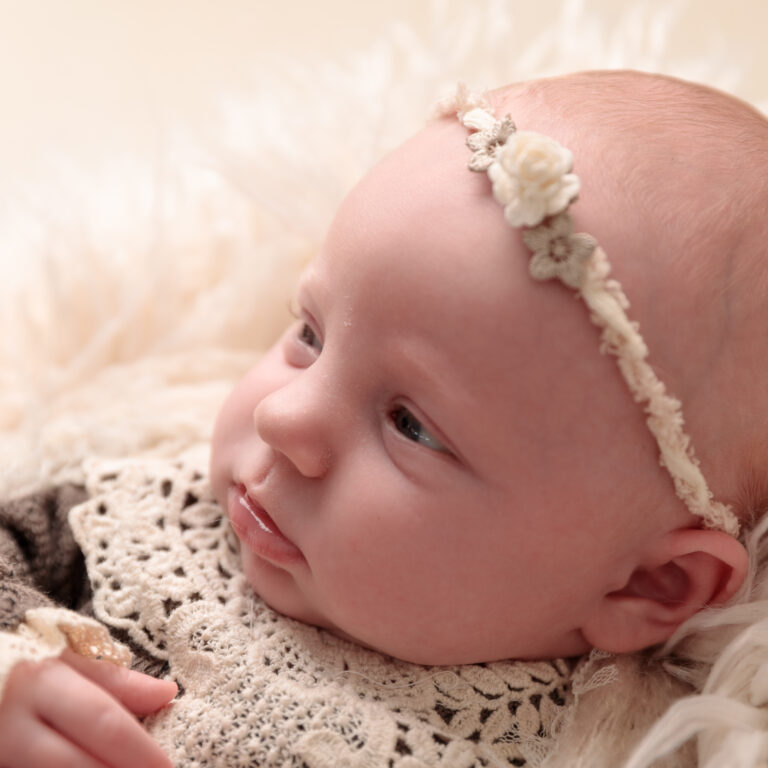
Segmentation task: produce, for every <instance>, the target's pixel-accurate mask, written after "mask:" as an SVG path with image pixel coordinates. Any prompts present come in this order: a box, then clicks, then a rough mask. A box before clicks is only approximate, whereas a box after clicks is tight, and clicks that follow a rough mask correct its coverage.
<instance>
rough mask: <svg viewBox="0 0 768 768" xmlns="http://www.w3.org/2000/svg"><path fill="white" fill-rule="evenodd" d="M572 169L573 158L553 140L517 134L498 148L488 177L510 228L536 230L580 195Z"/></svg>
mask: <svg viewBox="0 0 768 768" xmlns="http://www.w3.org/2000/svg"><path fill="white" fill-rule="evenodd" d="M571 168H573V155H571V153H570V151H569V150H567V149H566V148H565V147H564V146H562V145H561V144H559V143H558V142H556V141H555V140H554V139H551V138H550V137H549V136H544V135H543V134H541V133H536V132H535V131H518V132H516V133H513V134H512V135H510V136H509V137H508V138H507V140H506V141H505V143H504V144H502V145H501V146H500V147H499V148H498V149H497V151H496V154H495V159H494V162H493V163H492V164H491V165H490V167H489V168H488V177H489V178H490V180H491V183H492V184H493V195H494V197H495V198H496V199H497V200H498V201H499V202H500V203H501V204H502V205H503V206H504V217H505V218H506V220H507V221H508V222H509V223H510V225H511V226H513V227H522V226H526V227H535V226H536V225H537V224H539V223H540V222H541V221H543V220H544V219H545V218H546V217H547V216H553V215H555V214H557V213H560V212H561V211H564V210H565V209H566V208H567V207H568V205H569V204H570V203H571V201H572V200H573V199H574V198H575V197H576V195H578V194H579V187H580V182H579V177H578V176H576V174H575V173H571V172H570V171H571Z"/></svg>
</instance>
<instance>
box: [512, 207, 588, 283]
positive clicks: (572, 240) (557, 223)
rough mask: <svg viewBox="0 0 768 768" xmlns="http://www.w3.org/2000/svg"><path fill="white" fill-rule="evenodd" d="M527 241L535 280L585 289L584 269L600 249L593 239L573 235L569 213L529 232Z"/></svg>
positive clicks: (526, 231)
mask: <svg viewBox="0 0 768 768" xmlns="http://www.w3.org/2000/svg"><path fill="white" fill-rule="evenodd" d="M523 240H524V241H525V244H526V245H527V246H528V247H529V248H530V249H531V250H532V251H533V256H531V262H530V270H531V276H532V277H533V278H535V279H536V280H550V279H552V278H553V277H558V278H560V280H562V281H563V282H564V283H565V284H566V285H570V286H571V287H572V288H579V287H580V286H581V284H582V282H583V279H584V265H585V264H586V262H587V260H588V259H589V257H590V256H591V255H592V252H593V251H594V250H595V248H596V247H597V241H596V240H595V239H594V238H593V237H591V236H590V235H585V234H578V235H574V234H573V221H572V219H571V217H570V215H569V214H567V213H561V214H560V215H558V216H554V217H553V218H551V219H549V220H548V221H547V222H546V223H544V224H541V225H539V226H538V227H535V228H534V229H528V230H525V231H524V232H523Z"/></svg>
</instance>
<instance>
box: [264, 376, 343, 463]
mask: <svg viewBox="0 0 768 768" xmlns="http://www.w3.org/2000/svg"><path fill="white" fill-rule="evenodd" d="M295 384H296V380H294V382H292V383H291V384H288V385H286V386H283V387H281V388H279V389H277V390H275V391H273V392H271V393H270V394H269V395H267V396H266V397H265V398H263V399H262V400H261V402H260V403H259V404H258V405H257V406H256V408H255V409H254V411H253V421H254V424H255V425H256V430H257V432H258V433H259V436H260V437H261V439H262V440H264V442H265V443H267V444H268V445H270V446H271V447H272V448H273V450H275V451H277V452H279V453H281V454H283V455H284V456H285V457H286V458H287V459H288V460H289V461H290V462H291V463H292V464H293V465H294V466H295V467H296V469H297V470H298V471H299V472H300V473H301V474H302V475H304V477H311V478H319V477H322V476H323V475H324V474H325V473H326V471H327V469H328V466H329V464H330V461H331V451H330V440H329V435H328V429H329V423H330V418H331V415H332V414H331V406H330V405H329V403H328V402H326V400H325V399H324V398H323V397H322V394H321V393H320V392H317V391H313V390H311V389H310V387H307V386H304V387H302V386H295Z"/></svg>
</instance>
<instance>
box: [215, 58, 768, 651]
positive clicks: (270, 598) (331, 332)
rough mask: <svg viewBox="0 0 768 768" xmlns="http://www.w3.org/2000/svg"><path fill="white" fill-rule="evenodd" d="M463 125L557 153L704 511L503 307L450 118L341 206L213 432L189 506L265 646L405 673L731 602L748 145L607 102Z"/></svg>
mask: <svg viewBox="0 0 768 768" xmlns="http://www.w3.org/2000/svg"><path fill="white" fill-rule="evenodd" d="M490 101H491V104H492V106H493V109H494V111H495V113H496V116H497V117H503V115H505V114H506V113H510V114H511V115H512V117H513V119H514V121H515V123H516V124H517V127H518V129H519V131H536V132H540V133H541V134H545V135H546V136H549V137H552V138H554V139H555V140H557V141H558V142H560V144H562V145H564V146H565V147H568V148H569V149H570V150H571V151H572V153H573V157H574V169H573V170H574V172H575V173H576V174H578V176H579V177H580V180H581V191H580V193H579V200H578V201H577V202H576V203H575V204H573V205H572V206H571V207H570V208H567V203H568V201H567V200H566V204H565V207H566V209H567V212H569V213H570V214H571V216H572V219H573V223H574V231H575V232H587V233H589V234H590V235H591V236H592V237H593V238H594V239H595V240H596V241H597V242H598V243H599V245H600V246H601V248H602V250H604V252H605V253H606V254H607V256H608V258H609V259H610V263H611V267H612V272H611V275H612V277H615V278H617V279H618V280H619V281H620V283H621V285H622V286H623V288H624V290H625V292H626V294H627V296H628V297H629V299H630V300H631V302H632V306H631V308H629V309H628V310H627V314H628V315H629V317H630V318H631V320H633V321H639V325H640V329H641V332H642V335H643V338H644V339H645V341H646V342H647V345H648V349H649V351H650V354H649V357H648V362H649V363H650V364H651V366H652V368H653V370H654V371H655V372H656V374H657V375H658V378H659V379H660V380H661V381H662V382H664V384H665V385H666V387H667V390H668V391H669V392H670V393H671V394H673V395H674V396H675V397H678V398H680V399H681V400H682V403H683V410H684V413H685V417H686V423H685V430H686V432H687V434H688V435H689V436H690V438H691V444H692V445H693V446H695V448H696V456H697V457H698V459H699V460H700V467H701V473H703V478H706V481H707V483H708V485H709V489H711V491H712V493H713V494H714V498H715V499H716V500H717V503H714V502H712V503H710V502H709V501H708V500H707V498H706V488H705V493H704V496H703V497H702V495H701V493H699V497H698V500H697V499H696V498H693V497H694V496H695V495H696V494H695V493H692V492H691V493H689V494H688V497H686V499H687V500H686V501H684V500H683V498H682V497H685V496H686V492H685V491H686V488H687V489H689V490H690V488H696V487H697V483H698V482H699V480H701V479H703V478H702V477H698V478H697V476H696V471H697V470H696V469H695V465H694V464H693V463H692V462H691V461H690V455H691V452H690V451H688V452H687V454H686V450H685V447H686V446H685V437H684V435H683V432H682V430H681V428H680V425H679V424H675V414H674V412H673V413H671V414H668V415H667V417H663V416H662V418H661V420H660V423H661V428H660V429H661V430H662V431H663V430H664V429H666V430H667V433H671V435H672V437H671V438H664V437H663V436H662V438H661V441H662V443H664V440H665V439H667V440H668V439H671V440H672V441H673V442H674V440H675V439H676V438H679V440H678V451H677V454H676V455H677V458H675V456H673V455H672V454H674V451H672V453H670V455H669V456H667V462H666V463H667V465H670V464H675V462H676V461H677V460H678V459H679V461H678V463H677V464H675V466H672V467H670V469H669V470H668V468H666V467H664V466H661V465H660V462H659V450H660V449H659V444H658V443H657V439H656V437H654V434H652V432H651V430H649V428H648V424H647V423H646V420H647V414H646V413H645V412H644V408H643V405H642V404H638V403H637V402H635V399H634V398H633V394H632V393H631V392H630V388H628V385H627V382H626V381H625V379H624V378H623V377H622V374H621V372H620V371H619V367H618V366H617V358H616V357H615V356H614V355H613V354H600V351H599V350H600V344H601V342H600V329H599V328H598V327H596V326H595V325H594V324H593V323H591V322H590V319H589V316H590V309H589V308H588V307H587V306H585V303H586V299H584V298H582V299H579V298H578V293H577V292H576V291H575V290H573V289H572V288H569V287H567V286H566V285H564V284H562V283H561V282H559V281H557V280H551V281H545V282H540V281H536V280H534V279H532V277H531V274H530V272H529V261H530V257H531V248H530V247H529V246H530V245H531V242H530V236H529V242H528V244H526V242H525V241H524V239H523V231H524V230H522V229H521V228H519V227H518V228H515V227H510V225H509V224H508V223H507V221H505V215H504V211H503V210H502V207H501V206H500V205H499V202H497V200H496V199H494V195H493V194H492V192H491V183H490V182H489V179H488V176H487V175H486V174H485V173H472V172H470V171H469V170H468V169H467V162H468V160H469V159H470V156H471V152H470V150H469V149H467V146H466V140H467V137H468V135H469V134H468V130H467V128H466V127H464V126H463V125H462V124H461V122H460V121H459V120H457V119H456V117H455V115H454V116H453V117H444V118H441V119H439V120H436V121H434V122H432V123H430V124H429V125H428V126H427V127H425V128H424V129H423V130H422V131H421V132H420V133H419V134H417V135H416V136H415V137H414V138H412V139H411V140H410V141H408V142H407V143H406V144H404V145H403V146H402V147H401V148H399V149H398V150H396V151H395V152H393V153H392V154H391V155H389V156H388V157H387V158H385V159H384V160H383V161H382V162H381V163H380V164H379V165H378V166H376V167H375V168H374V169H373V170H372V171H371V172H370V173H369V174H368V175H367V176H366V177H365V178H364V179H363V180H362V181H361V183H360V184H359V185H358V186H357V187H356V188H355V189H354V190H353V191H352V193H351V194H350V195H349V197H348V198H347V199H346V201H345V202H344V203H343V204H342V206H341V208H340V210H339V212H338V214H337V217H336V219H335V221H334V223H333V225H332V226H331V229H330V232H329V234H328V238H327V240H326V242H325V244H324V247H323V249H322V251H321V253H320V254H319V255H318V256H317V257H316V258H315V260H314V261H313V262H312V263H311V264H310V266H309V267H308V269H307V270H306V272H305V274H304V276H303V278H302V280H301V283H300V287H299V290H298V293H297V297H296V306H297V313H298V319H297V321H296V323H295V324H294V325H293V326H292V327H291V328H290V329H289V330H288V331H287V332H286V334H285V335H284V336H283V338H282V339H281V340H280V341H279V342H278V343H277V344H276V345H275V347H273V348H272V349H271V350H270V351H269V352H268V353H267V354H266V355H265V356H264V357H263V358H262V359H261V360H260V361H259V363H258V364H257V365H256V366H255V367H254V368H253V369H252V370H251V371H250V372H249V373H248V374H247V375H246V377H245V378H244V379H243V380H242V381H241V382H240V383H239V384H238V385H237V386H236V388H235V389H234V390H233V392H232V394H231V395H230V396H229V398H228V400H227V401H226V403H225V404H224V406H223V408H222V411H221V413H220V415H219V418H218V420H217V424H216V429H215V433H214V438H213V447H212V462H211V478H212V484H213V488H214V491H215V493H216V495H217V497H218V498H219V500H220V501H221V503H222V505H223V506H224V507H225V509H227V511H228V514H229V516H230V519H231V521H232V524H233V527H234V529H235V531H236V532H237V533H238V535H239V537H240V538H241V540H242V543H243V547H242V553H243V563H244V569H245V572H246V574H247V577H248V579H249V581H250V583H251V584H252V586H253V588H254V589H255V591H256V592H258V593H259V594H260V595H261V596H262V597H263V598H264V600H265V601H266V602H267V603H268V604H269V605H271V606H272V607H274V608H275V609H276V610H278V611H280V612H282V613H285V614H287V615H288V616H292V617H294V618H297V619H300V620H302V621H306V622H309V623H312V624H317V625H319V626H323V627H327V628H328V629H330V630H331V631H333V632H335V633H337V634H340V635H342V636H346V637H350V638H353V639H355V640H356V641H358V642H360V643H362V644H365V645H368V646H371V647H373V648H376V649H378V650H381V651H383V652H386V653H389V654H391V655H393V656H396V657H399V658H402V659H406V660H410V661H416V662H421V663H428V664H446V663H464V662H478V661H491V660H496V659H502V658H510V657H517V658H537V657H548V656H561V655H574V654H578V653H582V652H584V651H586V650H587V649H589V648H590V647H593V646H596V647H600V648H603V649H606V650H610V651H619V652H621V651H631V650H637V649H640V648H643V647H646V646H649V645H653V644H655V643H658V642H661V641H663V640H664V639H666V638H667V637H668V636H669V635H670V634H671V632H672V631H673V630H674V629H675V628H676V627H677V626H678V625H679V624H680V623H681V622H683V621H684V620H685V619H686V618H688V617H689V616H690V615H692V614H693V613H695V612H696V611H697V610H699V609H700V608H702V607H703V606H705V605H709V604H717V603H721V602H723V601H725V600H727V599H728V598H730V597H731V596H732V595H733V594H734V592H735V591H736V590H737V589H738V587H739V585H740V584H741V582H742V580H743V577H744V574H745V570H746V554H745V551H744V548H743V547H742V545H741V544H740V543H739V542H738V541H737V539H736V538H734V537H733V536H731V535H730V534H729V533H726V532H724V530H722V528H725V527H728V526H729V525H731V526H732V525H733V524H734V523H735V520H734V519H733V518H731V517H729V514H728V513H725V512H724V511H723V507H722V505H730V507H731V509H732V510H733V513H734V514H735V515H736V516H738V517H740V518H741V519H742V520H744V519H746V518H747V517H748V516H749V515H754V514H756V513H759V512H760V511H761V505H762V504H763V503H764V502H765V501H767V500H768V473H767V472H766V459H767V458H768V457H766V441H765V438H764V432H765V430H764V427H762V426H761V425H764V424H765V423H767V421H766V420H768V397H767V396H765V395H764V393H763V391H764V389H765V388H764V386H763V384H762V382H761V378H760V377H761V374H762V371H764V370H765V363H766V357H767V350H768V338H766V331H765V327H766V326H765V323H764V322H761V321H760V314H761V313H762V312H763V304H764V302H763V300H762V299H761V297H762V296H763V295H764V290H765V287H766V286H765V280H764V278H763V276H762V271H761V269H760V267H761V258H760V257H761V255H762V253H763V252H764V250H765V245H764V244H765V242H766V241H767V240H768V226H766V223H765V219H764V211H765V209H766V203H768V184H767V183H766V181H765V177H766V174H765V169H766V168H768V124H767V123H766V121H765V120H764V119H763V118H762V117H760V116H759V115H758V114H757V113H755V112H754V111H753V110H751V109H750V108H749V107H747V106H746V105H744V104H742V103H740V102H738V101H736V100H735V99H732V98H731V97H728V96H725V95H724V94H719V93H716V92H713V91H711V90H708V89H705V88H702V87H699V86H693V85H690V84H686V83H681V82H679V81H674V80H670V79H666V78H661V77H653V76H648V75H640V74H636V73H591V74H582V75H574V76H570V77H564V78H558V79H552V80H546V81H538V82H533V83H526V84H521V85H517V86H511V87H509V88H506V89H504V90H502V91H499V92H496V93H494V94H491V96H490ZM464 108H466V109H467V110H468V109H469V108H468V107H467V105H466V104H465V105H464ZM460 111H461V105H460ZM469 122H470V123H471V122H472V120H471V119H470V120H469ZM491 150H493V146H491ZM500 183H501V182H500ZM547 222H551V219H547V220H545V223H547ZM534 245H535V244H534ZM583 246H584V248H586V251H587V253H591V252H592V251H591V246H592V244H591V243H590V241H589V240H586V241H583ZM611 285H612V284H611V283H609V284H608V288H606V290H605V291H603V292H602V293H601V292H600V291H598V292H597V299H596V301H597V303H598V304H600V302H604V301H605V296H606V295H607V294H608V293H611V292H612V293H611V295H613V296H614V298H615V296H616V292H615V289H614V288H611V287H610V286H611ZM585 290H586V289H585ZM623 365H625V366H626V365H629V366H630V368H631V367H632V364H630V363H626V362H625V363H623ZM632 370H634V369H632ZM628 375H629V376H630V377H631V376H632V373H631V371H630V373H629V374H628ZM638 386H640V388H641V389H642V386H645V387H646V389H647V388H648V387H649V386H650V387H651V388H653V386H655V384H653V382H651V384H648V383H647V382H646V383H645V384H643V385H642V386H641V385H638ZM635 389H636V392H635V394H636V395H637V387H636V388H635ZM638 396H639V395H638ZM655 396H656V400H655V401H654V402H656V403H657V404H658V403H661V404H662V406H664V407H666V405H668V404H669V401H665V400H663V398H662V399H661V400H659V399H658V398H659V396H660V395H659V392H658V391H657V392H656V395H655ZM658 431H659V429H657V432H658ZM680 441H682V442H680ZM670 450H671V449H670ZM686 455H688V459H686V458H685V457H686ZM681 457H682V458H681ZM673 476H675V477H676V478H677V479H676V481H675V482H676V483H677V486H676V485H675V483H673ZM681 489H682V490H681ZM676 490H677V491H678V493H676ZM699 490H700V487H699ZM702 498H704V501H703V502H702ZM697 504H698V507H697ZM702 504H703V506H702ZM710 513H711V514H710ZM708 515H709V518H708V519H706V518H707V516H708ZM731 530H732V528H731Z"/></svg>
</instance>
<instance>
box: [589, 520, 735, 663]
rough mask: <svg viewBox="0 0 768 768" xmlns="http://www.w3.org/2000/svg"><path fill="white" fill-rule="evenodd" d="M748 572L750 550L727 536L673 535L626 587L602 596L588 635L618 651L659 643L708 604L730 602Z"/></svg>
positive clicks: (649, 556)
mask: <svg viewBox="0 0 768 768" xmlns="http://www.w3.org/2000/svg"><path fill="white" fill-rule="evenodd" d="M746 572H747V552H746V550H745V549H744V547H743V546H742V545H741V544H740V543H739V542H738V541H737V540H736V539H734V538H733V537H732V536H729V535H728V534H727V533H723V532H721V531H711V530H700V529H697V528H683V529H680V530H676V531H671V532H670V533H668V534H666V535H664V536H662V537H661V538H660V539H659V540H658V541H657V542H655V544H654V545H653V549H652V551H650V552H649V553H648V554H647V556H646V557H645V558H644V562H643V563H641V564H640V565H639V566H638V567H637V568H636V569H635V570H634V572H633V573H632V575H631V576H630V578H629V581H628V582H627V584H626V585H625V586H624V587H623V588H622V589H620V590H618V591H615V592H609V593H608V594H606V595H604V596H603V597H602V599H601V600H600V603H599V604H598V605H597V606H596V608H595V610H594V611H593V613H592V614H591V615H590V616H589V617H588V618H587V621H586V622H585V623H584V625H583V626H582V628H581V629H582V633H583V635H584V637H585V639H586V640H587V642H589V643H590V644H591V645H592V646H593V647H595V648H600V649H602V650H604V651H609V652H612V653H630V652H632V651H639V650H641V649H642V648H647V647H648V646H651V645H656V644H657V643H661V642H664V641H665V640H666V639H667V638H668V637H669V636H670V635H671V634H672V632H673V631H674V630H675V629H676V628H677V627H678V626H680V624H682V623H683V622H684V621H685V620H686V619H688V618H690V617H691V616H693V614H694V613H696V612H697V611H700V610H701V609H702V608H704V607H705V606H707V605H717V604H719V603H724V602H726V601H727V600H728V599H730V598H731V597H732V596H733V595H734V593H735V592H736V590H738V588H739V587H740V586H741V584H742V582H743V581H744V577H745V575H746Z"/></svg>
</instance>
